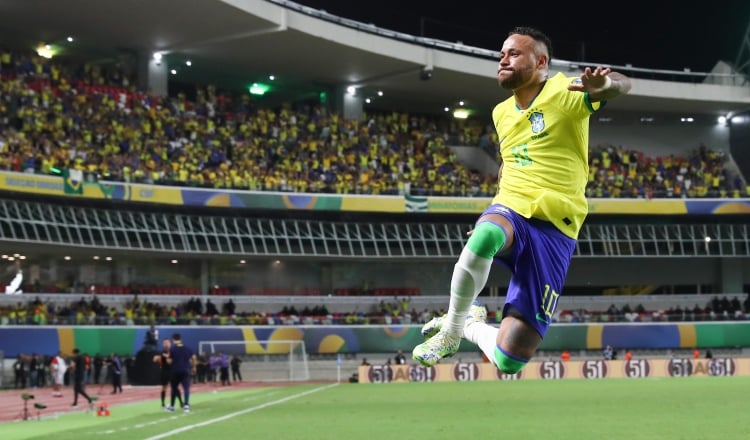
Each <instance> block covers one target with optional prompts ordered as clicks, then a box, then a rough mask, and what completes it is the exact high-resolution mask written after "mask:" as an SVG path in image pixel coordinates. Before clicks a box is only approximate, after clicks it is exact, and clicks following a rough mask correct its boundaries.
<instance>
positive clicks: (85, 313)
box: [0, 295, 750, 325]
mask: <svg viewBox="0 0 750 440" xmlns="http://www.w3.org/2000/svg"><path fill="white" fill-rule="evenodd" d="M29 296H30V295H29ZM214 300H216V298H214ZM299 307H301V308H300V309H299V310H298V309H297V307H295V306H294V305H290V306H284V307H283V308H282V309H281V310H278V311H276V312H268V311H262V312H259V311H255V310H247V309H243V310H238V307H237V305H236V304H235V303H234V301H233V300H232V299H231V298H228V299H226V300H224V301H223V302H222V303H221V305H220V306H217V304H216V303H214V301H212V298H211V297H207V298H205V299H204V298H201V297H193V298H190V299H188V300H187V301H185V302H181V303H178V304H175V305H164V304H159V303H155V302H148V301H141V299H140V298H139V297H138V295H134V296H133V298H132V299H131V300H129V301H126V302H125V303H124V305H123V306H122V307H117V306H115V305H110V306H107V305H104V304H102V303H101V302H100V300H99V298H98V297H97V296H95V295H94V296H92V297H91V298H90V299H87V298H86V297H81V298H80V299H79V300H77V301H66V300H64V299H63V298H62V297H61V298H60V300H56V299H55V300H47V301H42V300H41V299H39V298H38V297H36V298H34V299H29V300H27V301H25V302H24V301H19V302H17V303H16V304H14V305H5V306H0V325H45V324H50V325H66V324H70V325H147V324H156V325H177V324H182V325H186V324H189V325H333V324H347V325H360V324H361V325H366V324H386V325H391V324H423V323H425V322H427V321H429V320H430V319H432V317H433V316H436V315H442V314H444V313H445V310H429V309H424V310H422V311H421V312H420V311H417V310H416V309H415V308H414V307H412V306H411V302H410V300H409V298H408V297H403V298H398V297H394V298H392V299H389V300H385V299H382V300H381V301H380V302H379V303H378V304H377V305H376V306H373V307H368V308H367V309H360V308H359V307H355V308H354V309H353V310H350V311H347V312H332V311H329V310H328V309H327V308H326V306H325V305H321V304H316V303H315V299H314V298H309V301H307V302H306V303H305V304H300V305H299ZM261 308H263V307H261ZM488 312H489V313H488V316H489V320H490V321H492V322H499V321H498V318H499V317H500V316H501V315H502V310H489V311H488ZM746 319H750V295H748V296H747V298H746V299H745V300H744V301H740V298H738V297H733V298H731V299H730V298H728V297H726V296H724V297H722V298H719V297H718V296H715V297H714V298H713V299H712V300H710V301H709V302H708V303H707V304H705V305H703V306H701V305H699V304H698V303H696V304H695V305H694V306H693V307H686V306H681V305H679V304H676V305H674V306H672V307H670V308H668V309H666V310H647V309H646V308H644V306H643V305H641V304H638V305H636V306H635V307H631V306H629V305H624V306H623V307H621V308H618V307H616V306H615V305H612V306H610V307H609V308H608V309H607V310H602V311H590V310H585V309H572V310H566V309H562V310H560V311H558V312H557V313H556V314H555V316H554V317H553V321H554V322H563V323H576V322H672V321H731V320H746Z"/></svg>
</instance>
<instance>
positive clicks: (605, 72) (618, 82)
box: [568, 66, 631, 102]
mask: <svg viewBox="0 0 750 440" xmlns="http://www.w3.org/2000/svg"><path fill="white" fill-rule="evenodd" d="M630 88H631V83H630V78H628V77H627V76H625V75H623V74H622V73H619V72H613V71H612V69H610V68H609V67H601V66H599V67H597V68H596V69H594V70H591V68H590V67H587V68H586V69H585V70H584V71H583V73H582V74H581V81H580V83H575V84H569V85H568V90H572V91H574V92H588V94H589V99H590V100H591V102H598V101H606V100H609V99H613V98H616V97H618V96H620V95H625V94H627V93H628V92H629V91H630Z"/></svg>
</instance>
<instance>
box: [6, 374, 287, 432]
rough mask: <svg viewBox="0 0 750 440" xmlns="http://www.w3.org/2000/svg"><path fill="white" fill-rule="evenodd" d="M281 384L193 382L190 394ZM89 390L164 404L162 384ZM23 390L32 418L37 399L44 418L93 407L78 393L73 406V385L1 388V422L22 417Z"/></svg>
mask: <svg viewBox="0 0 750 440" xmlns="http://www.w3.org/2000/svg"><path fill="white" fill-rule="evenodd" d="M275 385H279V384H270V383H257V382H234V383H232V385H230V386H219V385H214V384H193V386H192V387H191V388H190V394H197V393H205V392H211V391H214V390H218V389H221V390H233V389H247V388H258V387H268V386H275ZM85 390H86V393H87V394H88V395H89V396H91V397H94V396H97V397H98V398H99V400H98V402H97V403H99V402H106V403H107V404H109V406H110V407H112V406H115V405H121V404H123V403H132V402H145V401H148V400H152V401H153V402H154V408H159V407H160V406H161V386H158V385H156V386H137V387H136V386H129V385H125V386H123V392H122V393H118V394H110V393H111V391H112V386H111V385H109V384H105V385H87V386H86V388H85ZM24 393H28V394H32V395H34V399H33V400H28V408H29V418H34V419H35V418H37V410H36V409H35V408H34V404H35V403H42V404H44V405H47V408H46V409H43V410H41V412H40V414H39V415H40V416H41V417H42V418H44V417H49V416H52V415H54V414H64V413H69V412H74V411H90V410H91V409H90V408H89V404H88V403H87V402H86V399H85V398H83V397H81V396H78V406H77V407H75V408H73V407H71V405H72V404H73V388H72V387H64V388H63V397H53V396H52V388H50V387H45V388H36V389H31V388H26V389H23V390H7V391H0V423H2V422H8V421H12V420H16V421H18V420H23V406H24V401H23V399H22V398H21V396H22V395H23V394H24ZM167 399H169V391H167Z"/></svg>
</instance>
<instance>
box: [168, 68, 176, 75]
mask: <svg viewBox="0 0 750 440" xmlns="http://www.w3.org/2000/svg"><path fill="white" fill-rule="evenodd" d="M169 73H171V74H172V75H177V69H172V70H170V71H169Z"/></svg>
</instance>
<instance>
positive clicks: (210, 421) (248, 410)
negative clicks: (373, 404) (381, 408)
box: [146, 383, 338, 440]
mask: <svg viewBox="0 0 750 440" xmlns="http://www.w3.org/2000/svg"><path fill="white" fill-rule="evenodd" d="M336 385H338V383H333V384H330V385H326V386H323V387H318V388H313V389H312V390H307V391H304V392H302V393H297V394H292V395H291V396H287V397H284V398H282V399H279V400H274V401H272V402H266V403H263V404H261V405H257V406H251V407H250V408H245V409H243V410H241V411H236V412H233V413H229V414H227V415H225V416H221V417H216V418H215V419H208V420H206V421H204V422H200V423H194V424H192V425H187V426H183V427H182V428H177V429H173V430H171V431H168V432H165V433H164V434H159V435H155V436H153V437H149V438H147V439H146V440H160V439H163V438H167V437H171V436H173V435H175V434H179V433H181V432H185V431H190V430H191V429H195V428H200V427H201V426H206V425H212V424H214V423H218V422H223V421H224V420H228V419H231V418H233V417H237V416H241V415H243V414H247V413H251V412H254V411H257V410H259V409H263V408H268V407H269V406H274V405H278V404H280V403H284V402H288V401H290V400H294V399H297V398H299V397H304V396H307V395H309V394H312V393H317V392H318V391H323V390H327V389H328V388H332V387H335V386H336Z"/></svg>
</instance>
